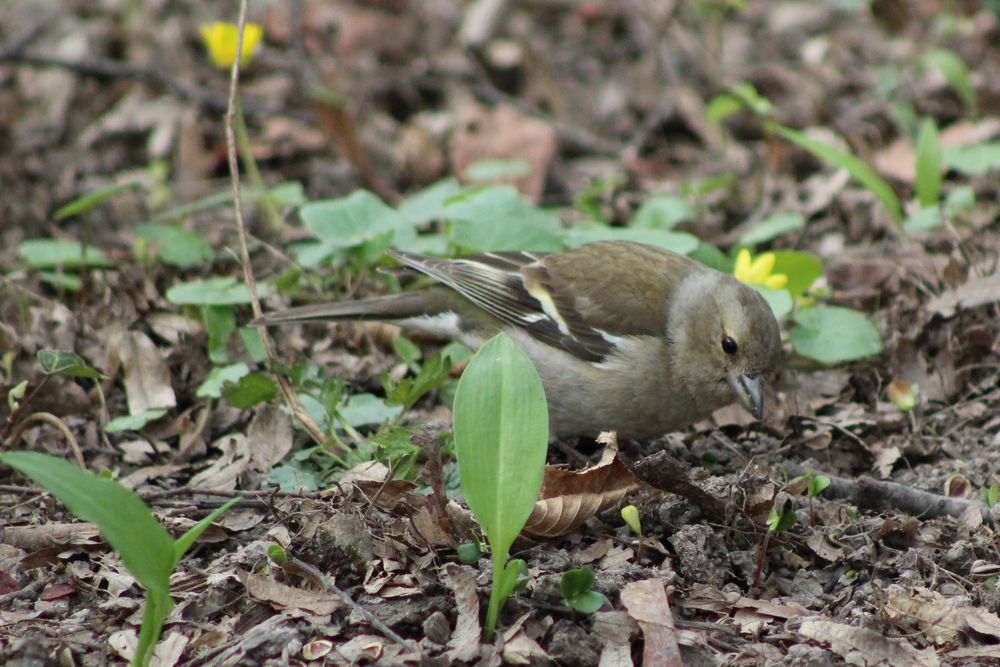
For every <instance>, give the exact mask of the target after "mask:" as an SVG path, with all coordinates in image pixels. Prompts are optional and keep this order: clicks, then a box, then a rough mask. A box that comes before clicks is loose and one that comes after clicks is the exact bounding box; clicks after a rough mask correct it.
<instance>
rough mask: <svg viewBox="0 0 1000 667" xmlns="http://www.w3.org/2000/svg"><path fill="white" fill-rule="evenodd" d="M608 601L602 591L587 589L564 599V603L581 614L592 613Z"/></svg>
mask: <svg viewBox="0 0 1000 667" xmlns="http://www.w3.org/2000/svg"><path fill="white" fill-rule="evenodd" d="M607 601H608V598H607V597H605V596H604V593H598V592H597V591H587V592H586V593H581V594H580V595H577V596H576V597H574V598H571V599H569V600H566V605H567V606H568V607H569V608H570V609H573V610H575V611H578V612H580V613H581V614H593V613H594V612H595V611H597V610H598V609H600V608H601V607H603V606H604V603H605V602H607Z"/></svg>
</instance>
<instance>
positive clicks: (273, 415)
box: [247, 405, 292, 473]
mask: <svg viewBox="0 0 1000 667" xmlns="http://www.w3.org/2000/svg"><path fill="white" fill-rule="evenodd" d="M247 446H248V447H249V448H250V467H251V468H253V469H254V470H256V471H257V472H261V473H268V472H270V471H271V468H273V467H274V466H275V465H276V464H278V463H280V462H281V461H282V460H284V458H285V456H286V455H287V454H288V452H290V451H292V420H291V417H289V416H288V413H287V412H285V411H284V410H280V409H278V407H277V406H274V405H267V406H265V407H264V408H262V409H261V410H260V412H258V413H257V414H256V415H255V416H254V419H253V421H252V422H250V428H249V429H248V430H247Z"/></svg>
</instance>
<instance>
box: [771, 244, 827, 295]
mask: <svg viewBox="0 0 1000 667" xmlns="http://www.w3.org/2000/svg"><path fill="white" fill-rule="evenodd" d="M771 273H782V274H784V275H786V276H788V283H787V284H786V285H785V290H786V291H787V292H788V293H789V294H791V295H792V298H793V299H797V298H798V297H800V296H802V295H803V294H804V293H805V292H806V290H808V289H809V288H810V287H812V286H813V283H815V282H816V281H817V280H818V279H819V277H820V276H822V275H823V260H821V259H820V258H819V257H817V256H816V255H811V254H809V253H807V252H799V251H797V250H775V251H774V269H772V270H771Z"/></svg>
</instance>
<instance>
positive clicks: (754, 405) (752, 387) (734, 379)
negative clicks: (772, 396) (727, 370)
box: [726, 374, 764, 419]
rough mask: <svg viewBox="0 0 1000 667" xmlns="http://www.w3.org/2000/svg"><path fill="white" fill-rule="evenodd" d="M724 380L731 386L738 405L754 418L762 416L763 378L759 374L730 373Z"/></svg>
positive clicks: (761, 417)
mask: <svg viewBox="0 0 1000 667" xmlns="http://www.w3.org/2000/svg"><path fill="white" fill-rule="evenodd" d="M726 380H727V381H728V382H729V386H730V387H732V389H733V392H734V393H735V394H736V398H738V399H739V401H740V405H742V406H743V407H744V408H746V409H747V410H749V411H750V414H752V415H753V416H754V417H755V418H756V419H763V418H764V378H763V377H761V376H760V375H745V374H740V375H736V374H732V375H729V376H728V377H727V378H726Z"/></svg>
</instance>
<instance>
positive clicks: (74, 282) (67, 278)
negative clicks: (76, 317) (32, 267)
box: [38, 271, 83, 292]
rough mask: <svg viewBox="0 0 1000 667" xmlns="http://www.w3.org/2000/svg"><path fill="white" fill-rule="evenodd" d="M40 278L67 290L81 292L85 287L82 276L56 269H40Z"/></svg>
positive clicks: (57, 287)
mask: <svg viewBox="0 0 1000 667" xmlns="http://www.w3.org/2000/svg"><path fill="white" fill-rule="evenodd" d="M38 280H40V281H41V282H43V283H45V284H47V285H51V286H52V287H55V288H56V289H61V290H66V291H67V292H79V291H80V290H81V289H82V288H83V281H82V280H80V276H78V275H75V274H71V273H56V272H54V271H39V272H38Z"/></svg>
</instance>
